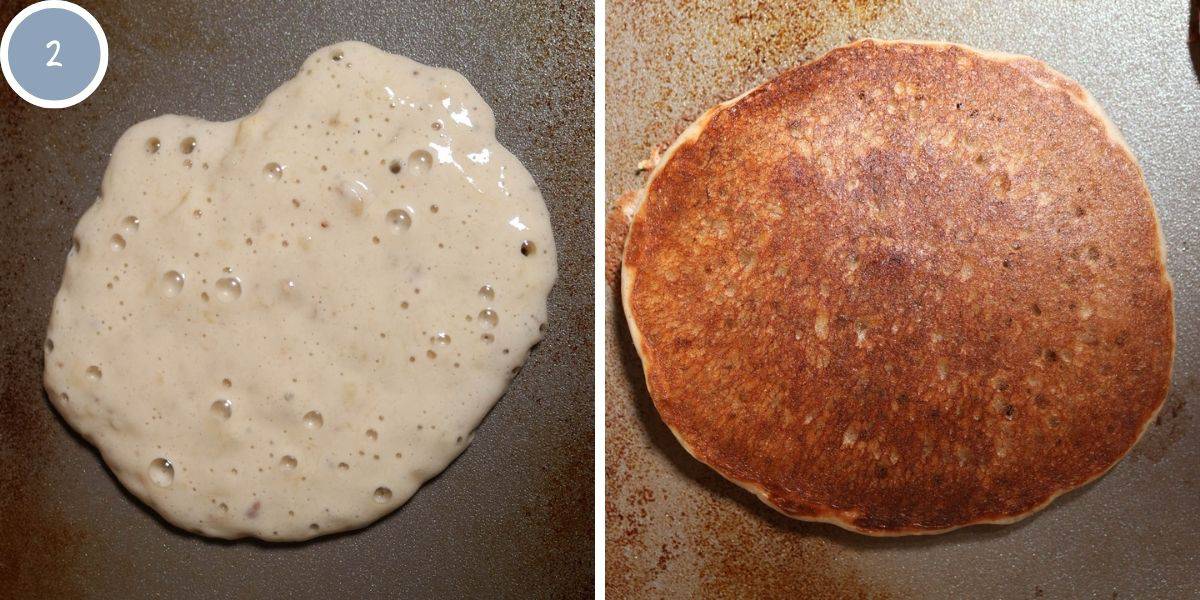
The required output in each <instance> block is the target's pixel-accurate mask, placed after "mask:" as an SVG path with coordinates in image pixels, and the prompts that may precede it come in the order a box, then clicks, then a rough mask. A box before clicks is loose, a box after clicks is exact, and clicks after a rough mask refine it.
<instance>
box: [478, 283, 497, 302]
mask: <svg viewBox="0 0 1200 600" xmlns="http://www.w3.org/2000/svg"><path fill="white" fill-rule="evenodd" d="M479 297H480V298H483V299H484V300H495V299H496V290H495V289H494V288H492V286H490V285H484V286H483V287H481V288H479Z"/></svg>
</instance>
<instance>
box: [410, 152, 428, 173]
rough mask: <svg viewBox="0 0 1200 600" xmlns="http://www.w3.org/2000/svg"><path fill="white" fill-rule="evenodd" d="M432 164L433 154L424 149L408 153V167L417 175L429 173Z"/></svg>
mask: <svg viewBox="0 0 1200 600" xmlns="http://www.w3.org/2000/svg"><path fill="white" fill-rule="evenodd" d="M432 166H433V156H432V155H430V154H429V153H428V152H426V151H424V150H417V151H415V152H413V153H412V154H410V155H408V168H409V170H411V171H412V172H413V173H415V174H417V175H421V174H424V173H427V172H428V171H429V169H430V168H431V167H432Z"/></svg>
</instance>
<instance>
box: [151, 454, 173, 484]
mask: <svg viewBox="0 0 1200 600" xmlns="http://www.w3.org/2000/svg"><path fill="white" fill-rule="evenodd" d="M150 481H152V482H153V483H154V485H157V486H158V487H168V486H170V485H171V483H172V482H173V481H175V467H174V466H172V465H171V461H169V460H167V459H165V458H156V459H154V460H153V461H151V462H150Z"/></svg>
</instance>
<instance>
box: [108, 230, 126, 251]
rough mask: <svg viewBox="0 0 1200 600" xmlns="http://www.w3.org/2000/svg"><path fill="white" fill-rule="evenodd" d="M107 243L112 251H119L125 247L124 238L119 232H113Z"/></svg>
mask: <svg viewBox="0 0 1200 600" xmlns="http://www.w3.org/2000/svg"><path fill="white" fill-rule="evenodd" d="M108 245H109V247H110V248H112V249H113V252H120V251H121V250H124V249H125V238H124V237H121V234H119V233H114V234H113V236H112V237H111V238H109V240H108Z"/></svg>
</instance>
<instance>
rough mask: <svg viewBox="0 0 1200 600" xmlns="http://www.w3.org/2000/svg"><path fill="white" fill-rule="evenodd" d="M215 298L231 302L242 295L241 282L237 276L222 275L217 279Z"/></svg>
mask: <svg viewBox="0 0 1200 600" xmlns="http://www.w3.org/2000/svg"><path fill="white" fill-rule="evenodd" d="M216 288H217V299H218V300H220V301H222V302H233V301H234V300H237V299H238V298H240V297H241V295H242V282H241V280H239V279H238V278H237V277H222V278H221V279H218V280H217V283H216Z"/></svg>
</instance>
